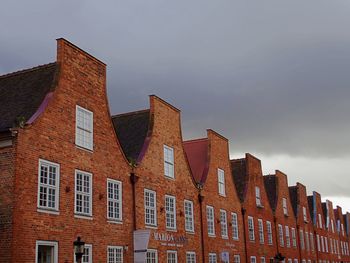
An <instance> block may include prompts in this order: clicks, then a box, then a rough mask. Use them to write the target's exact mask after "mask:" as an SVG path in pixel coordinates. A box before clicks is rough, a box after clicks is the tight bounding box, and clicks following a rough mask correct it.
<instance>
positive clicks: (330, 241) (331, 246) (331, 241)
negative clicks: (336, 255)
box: [329, 238, 333, 254]
mask: <svg viewBox="0 0 350 263" xmlns="http://www.w3.org/2000/svg"><path fill="white" fill-rule="evenodd" d="M329 246H330V248H331V254H333V240H332V239H331V238H329Z"/></svg>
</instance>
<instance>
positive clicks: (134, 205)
mask: <svg viewBox="0 0 350 263" xmlns="http://www.w3.org/2000/svg"><path fill="white" fill-rule="evenodd" d="M138 179H139V177H138V176H137V175H136V174H135V172H134V167H133V168H132V171H131V173H130V182H131V184H132V203H133V228H134V231H135V230H136V190H135V188H136V183H137V180H138Z"/></svg>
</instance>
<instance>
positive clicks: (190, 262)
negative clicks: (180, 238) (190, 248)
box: [186, 252, 196, 263]
mask: <svg viewBox="0 0 350 263" xmlns="http://www.w3.org/2000/svg"><path fill="white" fill-rule="evenodd" d="M186 263H196V253H195V252H186Z"/></svg>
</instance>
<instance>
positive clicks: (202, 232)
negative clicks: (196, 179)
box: [198, 188, 205, 263]
mask: <svg viewBox="0 0 350 263" xmlns="http://www.w3.org/2000/svg"><path fill="white" fill-rule="evenodd" d="M203 200H204V196H202V194H201V189H200V188H199V193H198V201H199V209H200V222H201V245H202V249H201V250H202V262H203V263H205V252H204V223H203Z"/></svg>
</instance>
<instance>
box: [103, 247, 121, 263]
mask: <svg viewBox="0 0 350 263" xmlns="http://www.w3.org/2000/svg"><path fill="white" fill-rule="evenodd" d="M110 249H111V250H113V253H116V252H117V253H119V252H120V255H121V262H123V256H124V255H123V252H124V250H123V247H122V246H107V262H108V263H109V262H112V263H117V261H116V255H117V254H115V255H114V258H113V261H111V260H110V258H109V250H110Z"/></svg>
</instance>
